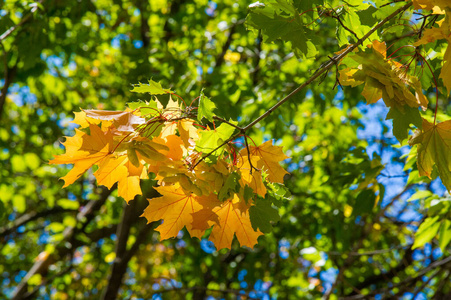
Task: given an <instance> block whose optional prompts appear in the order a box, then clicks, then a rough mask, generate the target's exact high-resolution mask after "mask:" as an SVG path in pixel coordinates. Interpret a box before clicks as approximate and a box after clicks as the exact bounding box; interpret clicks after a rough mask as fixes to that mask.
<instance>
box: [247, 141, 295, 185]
mask: <svg viewBox="0 0 451 300" xmlns="http://www.w3.org/2000/svg"><path fill="white" fill-rule="evenodd" d="M249 149H250V154H251V157H253V156H256V157H258V160H257V165H256V166H254V167H256V168H257V169H260V170H263V171H265V172H266V173H267V174H268V179H269V180H270V181H272V182H278V183H283V177H284V176H285V174H288V172H287V171H285V169H284V168H282V167H281V166H280V164H279V162H280V161H282V160H284V159H287V158H288V156H286V155H285V154H284V153H283V151H282V147H280V146H273V144H272V140H270V141H267V142H265V143H263V144H262V145H260V146H258V147H254V146H250V147H249ZM240 154H241V156H242V157H247V149H246V148H245V149H243V150H241V151H240Z"/></svg>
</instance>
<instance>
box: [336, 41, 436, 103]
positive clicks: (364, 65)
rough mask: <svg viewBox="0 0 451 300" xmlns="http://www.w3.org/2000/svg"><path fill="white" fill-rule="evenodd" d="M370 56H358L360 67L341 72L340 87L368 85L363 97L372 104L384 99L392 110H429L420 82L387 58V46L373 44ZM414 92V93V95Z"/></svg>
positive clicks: (365, 87)
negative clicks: (405, 108)
mask: <svg viewBox="0 0 451 300" xmlns="http://www.w3.org/2000/svg"><path fill="white" fill-rule="evenodd" d="M368 47H369V48H371V49H372V51H371V52H370V53H368V51H367V52H365V53H356V54H353V55H352V56H351V58H352V59H353V60H354V61H356V62H357V63H359V65H358V66H357V67H356V68H352V67H347V68H345V69H342V70H340V71H339V73H340V79H339V80H340V83H341V84H342V85H349V86H352V87H355V86H357V85H360V84H365V86H364V88H363V91H362V95H363V96H364V97H365V99H366V100H367V103H368V104H371V103H376V102H377V101H378V100H379V99H381V98H382V99H383V100H384V102H385V105H387V106H388V107H395V108H396V109H397V110H399V111H404V106H405V105H407V106H409V107H414V108H417V107H420V106H421V107H422V108H423V109H426V107H427V104H428V100H427V99H426V97H425V96H424V95H423V92H422V89H421V83H420V81H419V80H418V78H416V77H414V76H410V75H409V74H407V71H406V70H405V69H404V68H403V66H402V65H401V64H400V63H398V62H396V61H394V60H391V59H387V58H386V52H387V48H386V45H385V42H383V43H381V42H378V41H373V43H372V44H369V45H368ZM412 92H413V93H412Z"/></svg>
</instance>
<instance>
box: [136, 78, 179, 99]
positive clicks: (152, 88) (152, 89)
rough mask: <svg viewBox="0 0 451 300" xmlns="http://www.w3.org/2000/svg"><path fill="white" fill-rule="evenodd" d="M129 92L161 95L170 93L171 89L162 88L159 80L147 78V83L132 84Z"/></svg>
mask: <svg viewBox="0 0 451 300" xmlns="http://www.w3.org/2000/svg"><path fill="white" fill-rule="evenodd" d="M131 92H135V93H149V94H151V95H163V94H170V93H172V91H171V89H164V88H163V87H162V86H161V84H160V83H159V82H155V81H153V80H149V83H148V84H145V83H138V84H136V85H134V86H133V90H131Z"/></svg>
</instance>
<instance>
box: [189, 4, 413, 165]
mask: <svg viewBox="0 0 451 300" xmlns="http://www.w3.org/2000/svg"><path fill="white" fill-rule="evenodd" d="M410 6H412V2H409V3H407V4H406V5H404V6H403V7H401V8H399V9H397V10H396V11H394V12H393V13H392V14H390V15H389V16H388V17H386V18H385V19H383V20H382V21H380V22H379V23H377V24H376V25H375V26H374V27H373V28H371V29H370V30H369V31H368V32H367V33H366V34H365V35H364V36H363V37H362V38H361V39H359V40H358V41H357V42H356V43H354V44H352V45H350V46H349V47H348V48H346V50H344V51H343V52H341V53H340V54H337V55H335V56H334V57H333V59H330V60H329V61H327V62H326V63H324V65H322V66H321V67H320V68H319V69H318V70H317V71H316V72H315V73H314V74H313V75H312V76H311V77H310V78H309V79H307V81H305V82H304V83H303V84H301V85H300V86H299V87H297V88H296V89H295V90H293V91H292V92H291V93H290V94H288V95H287V96H285V98H283V99H282V100H280V101H279V102H277V103H276V104H275V105H274V106H273V107H271V108H270V109H268V110H267V111H266V112H265V113H263V114H262V115H260V116H259V117H258V118H257V119H255V120H254V121H252V122H251V123H249V124H248V125H246V126H245V127H242V130H241V131H240V132H239V133H236V134H235V135H233V136H231V137H230V138H228V139H227V140H225V141H224V142H223V143H222V144H221V145H219V146H218V147H216V148H215V149H214V150H212V151H211V152H209V153H207V154H206V155H205V156H203V157H202V158H201V159H200V160H199V161H198V162H197V163H196V164H195V165H194V166H193V169H194V168H195V167H196V166H197V165H198V164H199V163H200V162H202V161H203V160H205V159H206V158H207V157H209V156H210V155H212V154H213V153H214V152H215V151H216V150H218V149H220V148H222V147H223V146H225V145H226V144H227V143H229V142H230V141H232V140H234V139H236V138H237V137H238V136H239V135H241V134H243V133H244V132H245V131H247V130H249V129H250V128H252V127H254V126H255V124H257V123H259V122H260V121H261V120H263V119H264V118H266V117H268V116H269V115H270V114H271V113H272V112H273V111H274V110H276V109H277V108H278V107H279V106H281V105H282V104H284V103H285V102H287V101H288V100H290V99H291V98H292V97H293V96H294V95H296V94H297V93H298V92H299V91H301V90H302V89H304V88H305V87H307V86H308V85H310V83H312V82H313V81H314V80H316V79H317V78H318V77H320V76H321V75H322V74H323V73H325V72H327V71H328V70H329V69H330V68H331V67H332V66H333V65H334V64H336V62H338V61H340V60H342V59H343V58H344V57H345V56H346V55H348V54H349V53H351V52H352V51H354V49H356V48H357V47H358V46H360V45H362V44H363V42H364V41H365V40H366V39H367V38H369V37H370V36H371V35H372V34H373V33H374V32H375V31H376V30H378V29H379V28H381V27H382V26H383V25H384V24H385V23H387V22H388V21H390V20H391V19H393V18H394V17H395V16H397V15H398V14H399V13H401V12H403V11H405V10H406V9H408V8H409V7H410Z"/></svg>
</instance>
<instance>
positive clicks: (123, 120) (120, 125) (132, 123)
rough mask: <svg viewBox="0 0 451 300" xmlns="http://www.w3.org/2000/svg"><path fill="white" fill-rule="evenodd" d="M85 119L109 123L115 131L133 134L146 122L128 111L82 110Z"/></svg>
mask: <svg viewBox="0 0 451 300" xmlns="http://www.w3.org/2000/svg"><path fill="white" fill-rule="evenodd" d="M84 112H85V114H86V117H88V118H91V119H96V120H101V121H111V122H112V124H113V125H114V127H115V128H116V130H117V131H120V132H133V131H135V128H136V127H137V126H138V125H142V124H144V123H145V122H146V120H145V119H144V118H141V117H138V116H136V115H134V114H133V113H132V112H129V111H110V110H84Z"/></svg>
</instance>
